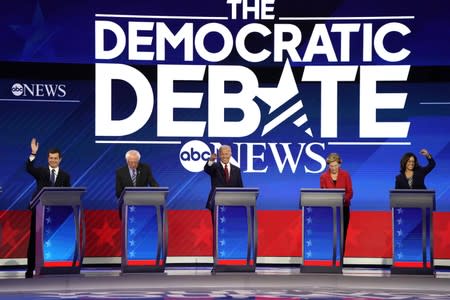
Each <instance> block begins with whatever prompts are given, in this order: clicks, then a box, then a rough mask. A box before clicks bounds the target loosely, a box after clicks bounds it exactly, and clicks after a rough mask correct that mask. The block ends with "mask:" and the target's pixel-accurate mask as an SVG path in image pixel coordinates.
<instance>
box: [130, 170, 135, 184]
mask: <svg viewBox="0 0 450 300" xmlns="http://www.w3.org/2000/svg"><path fill="white" fill-rule="evenodd" d="M131 173H132V175H131V181H133V186H136V169H133V170H132V172H131Z"/></svg>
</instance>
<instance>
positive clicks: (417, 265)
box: [394, 261, 431, 268]
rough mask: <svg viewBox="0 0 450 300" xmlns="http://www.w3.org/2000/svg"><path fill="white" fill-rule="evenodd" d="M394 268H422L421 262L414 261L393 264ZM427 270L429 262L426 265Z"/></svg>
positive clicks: (429, 265)
mask: <svg viewBox="0 0 450 300" xmlns="http://www.w3.org/2000/svg"><path fill="white" fill-rule="evenodd" d="M394 267H400V268H423V262H416V261H397V262H394ZM426 267H427V268H431V264H430V263H429V262H427V263H426Z"/></svg>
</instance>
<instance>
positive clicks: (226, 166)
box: [224, 165, 230, 183]
mask: <svg viewBox="0 0 450 300" xmlns="http://www.w3.org/2000/svg"><path fill="white" fill-rule="evenodd" d="M224 171H225V182H226V183H229V182H230V175H229V174H228V165H225V169H224Z"/></svg>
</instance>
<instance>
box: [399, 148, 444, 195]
mask: <svg viewBox="0 0 450 300" xmlns="http://www.w3.org/2000/svg"><path fill="white" fill-rule="evenodd" d="M420 154H422V155H423V156H424V157H425V158H426V159H427V160H428V164H427V165H426V166H425V167H421V166H420V165H419V163H418V162H417V157H416V156H415V155H414V153H412V152H408V153H405V154H404V155H403V157H402V159H401V160H400V174H399V175H397V177H395V188H396V189H420V190H425V189H426V188H427V187H426V186H425V176H427V174H428V173H430V172H431V170H433V169H434V167H435V166H436V162H435V161H434V159H433V157H432V156H431V154H430V153H429V152H428V150H427V149H422V150H420Z"/></svg>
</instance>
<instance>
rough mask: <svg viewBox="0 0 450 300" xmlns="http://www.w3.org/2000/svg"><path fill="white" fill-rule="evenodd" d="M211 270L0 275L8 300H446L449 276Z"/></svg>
mask: <svg viewBox="0 0 450 300" xmlns="http://www.w3.org/2000/svg"><path fill="white" fill-rule="evenodd" d="M210 270H211V268H210V267H179V266H177V267H167V268H166V272H165V273H154V274H149V273H145V274H144V273H135V274H121V273H120V268H84V269H82V272H81V274H80V275H59V276H55V275H51V276H50V275H46V276H41V277H35V278H33V279H24V278H23V276H24V272H23V271H22V270H20V271H17V270H3V271H1V272H0V298H7V299H19V298H20V299H179V298H185V299H449V298H450V271H449V270H439V271H438V272H436V276H415V275H391V274H390V271H389V269H382V268H370V269H368V268H344V272H343V275H336V274H302V273H300V272H299V268H294V267H257V268H256V272H255V273H217V274H211V272H210Z"/></svg>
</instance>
